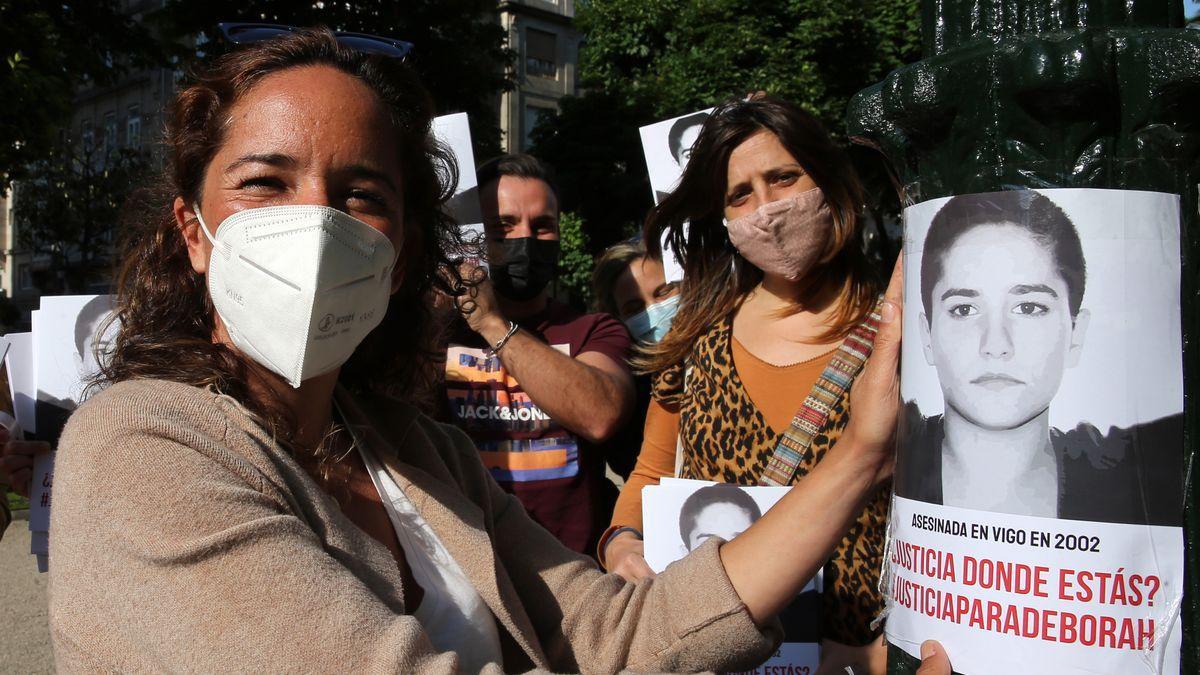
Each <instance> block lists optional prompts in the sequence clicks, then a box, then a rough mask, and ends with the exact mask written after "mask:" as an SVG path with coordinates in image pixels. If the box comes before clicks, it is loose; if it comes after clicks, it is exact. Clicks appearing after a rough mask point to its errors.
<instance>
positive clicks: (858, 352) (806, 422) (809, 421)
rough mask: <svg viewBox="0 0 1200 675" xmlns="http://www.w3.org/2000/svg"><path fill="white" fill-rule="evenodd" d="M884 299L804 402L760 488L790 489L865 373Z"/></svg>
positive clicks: (848, 339) (837, 353)
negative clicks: (834, 409) (832, 416)
mask: <svg viewBox="0 0 1200 675" xmlns="http://www.w3.org/2000/svg"><path fill="white" fill-rule="evenodd" d="M882 302H883V300H882V298H881V299H880V300H879V302H876V303H875V308H874V309H873V310H871V313H870V314H869V315H867V318H866V319H865V320H863V322H862V323H860V324H858V325H857V326H855V327H854V330H852V331H850V335H848V336H847V337H846V339H845V341H843V342H842V344H841V346H840V347H838V349H837V351H835V352H834V353H833V357H832V358H831V359H830V360H829V365H827V366H825V370H824V372H822V373H821V376H820V377H818V378H817V382H816V384H814V385H813V388H812V391H811V392H809V394H808V397H807V398H805V399H804V405H802V406H800V409H799V410H797V411H796V415H795V416H794V417H792V423H791V424H790V425H788V428H787V429H786V430H784V432H783V435H781V436H780V438H779V444H778V445H776V446H775V453H774V454H773V455H771V459H770V461H769V462H767V466H766V468H765V469H763V473H762V476H760V477H759V481H758V483H759V485H790V484H791V482H792V477H793V476H795V475H796V469H797V468H798V467H799V466H800V463H801V461H802V460H803V459H804V456H805V455H806V454H807V453H808V449H809V446H810V445H812V440H813V437H814V436H816V435H817V432H819V431H820V430H821V427H823V426H825V420H826V419H828V418H829V410H830V409H831V408H832V407H833V406H834V405H835V404H836V403H837V402H838V399H840V398H841V397H842V395H843V394H845V393H846V390H847V389H849V388H850V384H851V383H852V382H854V378H855V377H857V376H858V373H859V371H860V370H862V367H863V364H864V363H865V362H866V360H867V357H869V356H870V355H871V349H872V347H874V345H875V334H876V333H878V332H879V309H880V306H881V303H882Z"/></svg>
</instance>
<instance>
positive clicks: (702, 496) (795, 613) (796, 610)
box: [642, 478, 821, 675]
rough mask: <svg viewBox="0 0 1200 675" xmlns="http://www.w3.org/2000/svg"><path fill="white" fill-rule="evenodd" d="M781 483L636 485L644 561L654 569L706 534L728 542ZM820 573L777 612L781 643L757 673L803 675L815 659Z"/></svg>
mask: <svg viewBox="0 0 1200 675" xmlns="http://www.w3.org/2000/svg"><path fill="white" fill-rule="evenodd" d="M789 489H791V488H787V487H745V486H737V485H729V484H726V483H712V482H708V481H698V480H681V479H678V478H664V479H662V481H661V483H660V484H659V485H650V486H647V487H645V488H643V489H642V525H643V528H644V536H645V543H646V547H645V556H646V564H647V565H649V566H650V569H652V570H654V571H655V572H661V571H663V570H664V569H666V567H667V565H669V564H671V563H673V562H675V561H676V560H679V559H680V558H682V557H684V556H686V555H687V554H688V553H689V552H690V551H692V550H693V549H695V548H696V547H698V546H700V545H701V544H703V543H704V542H705V541H707V540H708V539H709V538H710V537H714V536H716V537H721V538H722V539H724V540H726V541H729V540H730V539H733V538H734V537H736V536H738V535H739V534H741V533H742V532H744V531H745V530H746V529H747V528H749V527H750V526H751V525H752V524H754V522H755V521H757V520H758V519H759V518H761V517H762V514H764V513H766V512H767V511H769V510H770V509H771V507H773V506H774V505H775V503H776V502H778V501H779V500H780V499H782V498H783V496H784V495H786V494H787V492H788V490H789ZM820 592H821V574H820V573H818V574H817V577H816V578H815V579H813V580H812V581H811V582H809V584H808V585H807V586H805V587H804V589H803V590H802V591H801V593H800V595H799V596H798V597H797V598H796V601H795V602H793V603H792V604H791V605H790V606H789V607H787V608H786V609H785V610H784V611H783V612H781V613H780V617H779V618H780V621H781V622H782V623H783V630H784V643H783V644H782V645H780V648H779V649H778V650H776V653H775V654H774V655H772V656H771V658H770V659H768V660H767V661H766V662H765V663H763V664H762V665H761V666H760V667H759V668H757V669H755V670H751V671H748V672H749V673H755V674H757V675H765V674H767V673H792V674H794V675H809V674H815V673H816V672H817V667H818V665H819V663H820V656H821V652H820V645H819V641H820V605H821V597H820Z"/></svg>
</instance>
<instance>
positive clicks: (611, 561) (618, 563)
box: [604, 532, 654, 582]
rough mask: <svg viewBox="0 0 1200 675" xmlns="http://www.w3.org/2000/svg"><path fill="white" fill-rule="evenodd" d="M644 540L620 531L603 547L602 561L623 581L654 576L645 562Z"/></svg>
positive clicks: (633, 580) (630, 533)
mask: <svg viewBox="0 0 1200 675" xmlns="http://www.w3.org/2000/svg"><path fill="white" fill-rule="evenodd" d="M645 554H646V542H644V541H642V540H641V539H638V538H637V537H635V536H634V535H633V533H632V532H622V533H620V534H618V535H617V536H615V537H613V538H612V539H610V540H609V541H608V545H607V546H606V547H605V549H604V562H606V563H608V571H609V572H612V573H613V574H619V575H621V576H622V577H624V579H625V581H630V582H635V581H638V580H641V579H645V578H647V577H652V576H654V570H652V569H650V566H649V565H647V564H646V558H645Z"/></svg>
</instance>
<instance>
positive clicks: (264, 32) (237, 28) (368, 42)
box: [217, 22, 413, 61]
mask: <svg viewBox="0 0 1200 675" xmlns="http://www.w3.org/2000/svg"><path fill="white" fill-rule="evenodd" d="M217 28H219V29H221V32H222V33H224V34H225V38H226V39H227V40H229V41H230V42H232V43H233V44H235V45H246V44H254V43H255V42H262V41H264V40H270V39H272V38H277V37H279V36H281V35H287V34H288V33H299V32H300V31H301V30H303V29H301V28H299V27H297V26H284V25H281V24H276V23H237V22H222V23H219V24H217ZM333 35H334V37H335V38H337V41H338V44H340V45H342V46H343V47H348V48H350V49H353V50H355V51H359V52H363V53H365V54H380V55H382V56H390V57H392V58H396V59H400V60H401V61H403V60H404V59H406V58H407V57H408V55H409V53H410V52H412V48H413V46H412V43H411V42H405V41H403V40H393V39H392V38H386V37H380V36H378V35H367V34H366V33H349V32H346V31H334V33H333Z"/></svg>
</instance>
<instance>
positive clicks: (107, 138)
mask: <svg viewBox="0 0 1200 675" xmlns="http://www.w3.org/2000/svg"><path fill="white" fill-rule="evenodd" d="M116 148H117V113H115V112H113V111H111V110H110V111H108V112H106V113H104V154H105V155H107V154H108V153H110V152H112V151H113V150H115V149H116Z"/></svg>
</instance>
